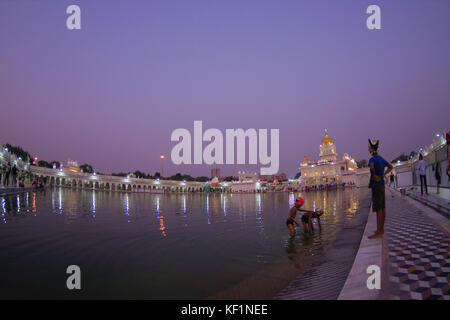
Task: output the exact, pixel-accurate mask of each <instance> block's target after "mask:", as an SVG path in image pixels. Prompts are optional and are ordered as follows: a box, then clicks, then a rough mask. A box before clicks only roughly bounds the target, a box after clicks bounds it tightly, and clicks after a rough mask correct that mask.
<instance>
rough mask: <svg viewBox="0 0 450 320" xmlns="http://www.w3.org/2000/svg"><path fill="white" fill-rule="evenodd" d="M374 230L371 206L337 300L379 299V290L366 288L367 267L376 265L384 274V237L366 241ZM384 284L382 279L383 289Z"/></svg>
mask: <svg viewBox="0 0 450 320" xmlns="http://www.w3.org/2000/svg"><path fill="white" fill-rule="evenodd" d="M376 229H377V219H376V214H375V213H373V212H372V206H370V210H369V216H368V218H367V223H366V228H365V229H364V233H363V236H362V239H361V243H360V245H359V249H358V253H357V254H356V257H355V261H354V262H353V266H352V269H351V270H350V272H349V274H348V277H347V280H346V281H345V284H344V286H343V288H342V291H341V293H340V294H339V297H338V300H376V299H379V298H380V295H381V291H380V290H377V289H373V290H369V289H368V288H367V279H368V277H369V274H368V273H367V268H368V267H369V266H371V265H376V266H378V267H379V268H380V271H381V273H382V274H386V273H385V272H383V271H382V270H384V268H385V267H386V262H385V260H383V254H382V252H383V245H386V241H385V237H383V238H380V239H373V240H370V239H368V236H369V235H371V234H373V231H374V230H376ZM385 283H386V279H382V281H381V286H382V287H384V284H385Z"/></svg>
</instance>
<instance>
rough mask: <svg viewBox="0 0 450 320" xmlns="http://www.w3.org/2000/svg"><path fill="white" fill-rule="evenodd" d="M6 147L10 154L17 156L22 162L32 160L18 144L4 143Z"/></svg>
mask: <svg viewBox="0 0 450 320" xmlns="http://www.w3.org/2000/svg"><path fill="white" fill-rule="evenodd" d="M5 147H6V148H8V151H9V152H10V153H12V154H15V155H16V156H17V157H20V158H21V159H22V160H23V161H24V162H28V161H32V160H33V158H32V157H31V155H30V154H29V153H28V151H25V150H23V149H22V148H21V147H19V146H12V145H10V144H9V143H7V144H6V145H5Z"/></svg>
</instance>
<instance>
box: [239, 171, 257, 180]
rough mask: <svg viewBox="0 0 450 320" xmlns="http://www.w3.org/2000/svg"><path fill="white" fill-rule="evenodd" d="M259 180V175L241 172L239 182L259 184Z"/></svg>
mask: <svg viewBox="0 0 450 320" xmlns="http://www.w3.org/2000/svg"><path fill="white" fill-rule="evenodd" d="M258 180H259V175H258V174H257V173H256V172H255V173H251V172H245V171H239V172H238V181H239V182H257V181H258Z"/></svg>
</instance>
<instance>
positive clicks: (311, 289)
mask: <svg viewBox="0 0 450 320" xmlns="http://www.w3.org/2000/svg"><path fill="white" fill-rule="evenodd" d="M370 204H371V202H370V196H369V195H367V196H366V197H365V198H364V199H363V200H362V201H361V205H360V207H359V208H358V212H357V216H358V218H357V219H355V220H354V221H351V223H350V224H349V225H348V226H346V227H344V228H343V229H342V230H341V232H339V234H338V235H337V237H336V238H335V240H334V241H333V242H332V243H331V245H330V247H329V248H328V249H327V250H326V251H325V253H324V254H323V255H321V256H320V257H318V258H317V259H316V260H315V261H313V262H312V263H311V265H310V266H309V267H308V268H307V269H306V270H305V271H303V272H302V273H301V274H300V275H299V276H298V277H297V278H296V279H294V280H293V281H291V283H290V284H289V285H288V286H287V287H286V288H285V289H283V290H282V291H281V292H279V293H278V294H277V295H276V296H275V297H274V299H275V300H336V299H338V297H339V294H340V293H341V291H342V288H343V287H344V285H345V283H346V280H347V279H348V275H349V273H350V272H351V269H352V267H353V265H354V261H355V258H356V256H357V253H358V250H359V247H360V243H361V239H362V237H363V234H364V232H365V231H366V229H367V221H368V218H369V209H370ZM365 283H366V280H364V284H365Z"/></svg>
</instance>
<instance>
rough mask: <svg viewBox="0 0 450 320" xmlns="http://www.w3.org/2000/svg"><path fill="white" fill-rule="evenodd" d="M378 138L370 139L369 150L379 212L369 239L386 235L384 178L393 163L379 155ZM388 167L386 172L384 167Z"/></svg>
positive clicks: (371, 182) (372, 179)
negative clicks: (375, 225) (373, 231)
mask: <svg viewBox="0 0 450 320" xmlns="http://www.w3.org/2000/svg"><path fill="white" fill-rule="evenodd" d="M379 144H380V142H379V141H378V140H371V139H369V152H370V153H371V154H372V158H370V160H369V167H370V182H369V188H371V189H372V207H373V212H376V213H377V231H376V232H375V233H374V234H373V235H371V236H369V239H376V238H380V237H382V236H383V235H384V220H385V219H386V199H385V190H384V178H385V177H386V176H387V175H388V174H389V172H391V171H392V169H393V167H392V165H391V164H390V163H389V162H387V161H386V160H384V159H383V157H381V156H379V155H378V147H379ZM386 167H387V168H388V169H387V170H386V172H385V171H384V168H386Z"/></svg>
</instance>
